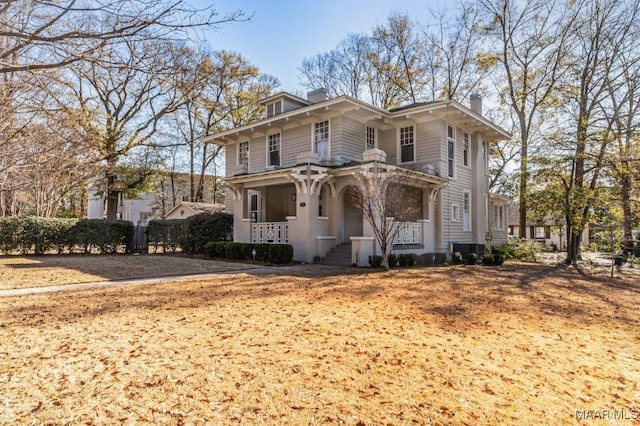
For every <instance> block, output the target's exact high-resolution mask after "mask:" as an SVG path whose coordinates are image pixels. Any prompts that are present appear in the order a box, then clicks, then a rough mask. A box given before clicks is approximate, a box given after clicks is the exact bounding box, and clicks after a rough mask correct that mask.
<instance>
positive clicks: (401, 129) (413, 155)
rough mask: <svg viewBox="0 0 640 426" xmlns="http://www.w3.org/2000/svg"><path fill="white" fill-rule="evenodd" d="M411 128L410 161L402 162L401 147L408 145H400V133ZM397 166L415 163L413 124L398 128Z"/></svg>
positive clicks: (414, 129) (414, 132)
mask: <svg viewBox="0 0 640 426" xmlns="http://www.w3.org/2000/svg"><path fill="white" fill-rule="evenodd" d="M409 128H411V146H412V159H411V160H409V161H402V147H403V146H408V145H409V144H406V145H402V131H403V130H404V129H409ZM397 137H398V164H412V163H415V162H416V126H415V124H409V125H407V126H401V127H398V134H397Z"/></svg>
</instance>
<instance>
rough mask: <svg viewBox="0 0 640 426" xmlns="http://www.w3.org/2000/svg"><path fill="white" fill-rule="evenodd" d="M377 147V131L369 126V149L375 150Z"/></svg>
mask: <svg viewBox="0 0 640 426" xmlns="http://www.w3.org/2000/svg"><path fill="white" fill-rule="evenodd" d="M375 147H376V129H375V128H373V127H369V126H367V149H374V148H375Z"/></svg>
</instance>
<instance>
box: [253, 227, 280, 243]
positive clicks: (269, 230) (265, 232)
mask: <svg viewBox="0 0 640 426" xmlns="http://www.w3.org/2000/svg"><path fill="white" fill-rule="evenodd" d="M251 242H252V243H257V244H288V243H289V224H288V223H287V222H259V223H252V224H251Z"/></svg>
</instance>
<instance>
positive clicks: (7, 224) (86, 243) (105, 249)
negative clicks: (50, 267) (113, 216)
mask: <svg viewBox="0 0 640 426" xmlns="http://www.w3.org/2000/svg"><path fill="white" fill-rule="evenodd" d="M133 234H134V226H133V223H131V222H125V221H118V220H101V219H82V220H78V219H59V218H40V217H32V216H28V217H20V218H0V251H1V252H2V253H3V254H9V253H16V252H19V253H21V254H44V253H46V252H47V251H49V250H52V249H56V251H57V252H58V253H64V252H65V251H66V252H69V253H74V252H77V251H83V252H85V253H88V252H91V251H92V250H98V251H99V252H100V253H116V252H118V251H120V250H124V251H125V252H127V253H129V252H130V251H131V247H132V245H133Z"/></svg>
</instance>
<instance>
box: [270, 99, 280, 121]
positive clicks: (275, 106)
mask: <svg viewBox="0 0 640 426" xmlns="http://www.w3.org/2000/svg"><path fill="white" fill-rule="evenodd" d="M277 114H282V100H278V101H275V102H271V103H269V104H267V118H268V117H273V116H274V115H277Z"/></svg>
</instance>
